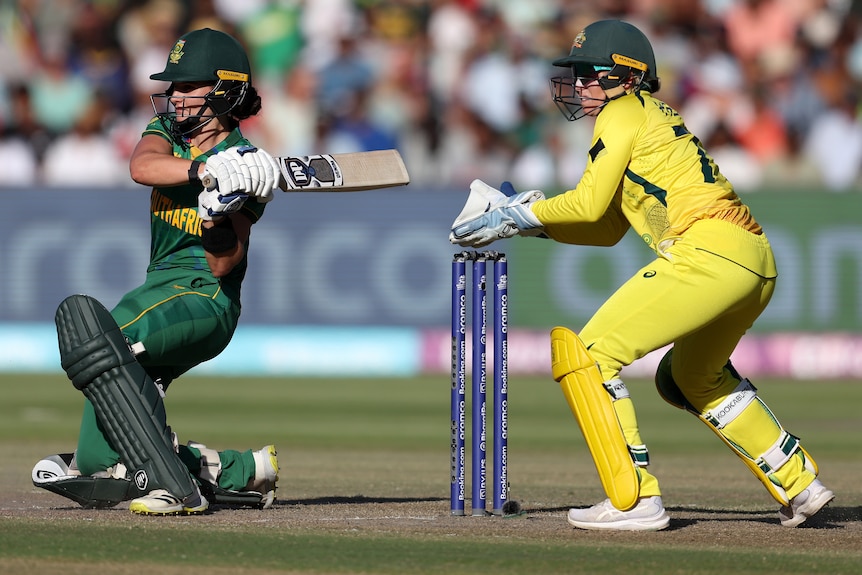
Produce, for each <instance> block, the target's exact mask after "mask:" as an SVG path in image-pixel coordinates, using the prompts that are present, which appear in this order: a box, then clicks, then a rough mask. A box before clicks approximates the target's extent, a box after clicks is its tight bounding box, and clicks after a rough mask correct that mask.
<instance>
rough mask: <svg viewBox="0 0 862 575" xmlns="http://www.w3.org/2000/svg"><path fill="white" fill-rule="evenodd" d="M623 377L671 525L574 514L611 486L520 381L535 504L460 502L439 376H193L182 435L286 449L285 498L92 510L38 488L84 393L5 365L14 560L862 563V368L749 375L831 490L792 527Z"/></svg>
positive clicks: (182, 565)
mask: <svg viewBox="0 0 862 575" xmlns="http://www.w3.org/2000/svg"><path fill="white" fill-rule="evenodd" d="M628 383H629V388H630V390H631V392H632V396H633V398H634V400H635V403H636V406H637V407H638V414H639V417H640V422H641V430H642V433H643V437H644V440H645V441H646V442H647V444H648V446H649V448H650V454H651V457H652V462H653V465H652V467H651V469H652V470H653V471H654V472H655V473H657V474H658V475H659V477H660V478H661V480H662V488H663V491H664V499H665V505H666V506H667V507H668V509H669V511H670V513H671V518H672V521H671V527H670V528H669V529H668V530H666V531H663V532H658V533H635V534H632V533H601V532H586V531H578V530H574V529H571V528H570V527H569V526H568V524H566V522H565V512H566V510H567V508H568V507H570V506H586V505H590V504H592V503H595V502H597V501H598V500H600V499H601V498H602V497H603V495H602V493H601V490H600V488H599V486H598V480H597V477H596V474H595V470H594V468H593V467H592V463H591V461H590V459H589V457H588V455H587V454H586V451H585V448H584V445H583V440H582V439H581V437H580V432H579V431H578V429H577V426H576V424H575V422H574V420H573V418H572V416H571V413H569V411H568V407H567V406H566V404H565V401H564V400H563V397H562V394H561V393H560V390H559V387H558V385H557V384H556V383H554V382H553V381H551V380H549V379H541V378H528V377H516V376H513V377H512V378H511V381H510V392H509V399H510V410H509V417H510V422H509V427H510V439H509V448H510V460H509V461H510V468H509V473H510V483H511V489H512V497H513V498H515V499H517V500H519V501H520V502H521V504H522V506H523V508H524V509H525V511H526V513H525V514H523V515H522V516H520V517H516V518H508V519H502V518H473V517H451V516H450V514H449V509H448V506H449V502H448V493H449V469H448V467H449V389H450V388H449V382H448V378H447V376H445V375H444V376H440V377H421V378H413V379H377V380H367V379H348V380H332V379H315V378H310V379H258V378H249V379H240V378H211V379H203V378H198V377H192V376H188V377H186V378H183V379H181V380H179V381H177V382H176V383H175V384H174V385H173V386H172V388H171V389H170V392H169V395H168V399H167V407H168V413H169V420H170V423H171V424H172V426H173V429H174V431H176V432H177V433H178V434H179V436H180V440H181V441H183V442H185V441H188V440H189V439H193V440H196V441H202V442H205V443H207V444H208V445H209V446H211V447H217V448H236V449H244V448H247V447H254V448H258V447H260V446H262V445H264V444H266V443H273V442H274V443H276V444H277V445H278V447H279V456H280V462H281V465H282V473H281V476H282V480H281V482H280V490H279V493H278V503H277V505H276V506H275V508H274V509H271V510H267V511H257V510H247V509H241V510H226V509H216V510H214V511H213V512H212V513H210V514H208V515H206V516H202V517H181V518H149V517H138V516H133V515H131V514H130V513H128V511H126V509H125V506H124V505H122V504H121V505H119V506H117V507H116V508H115V509H111V510H101V511H97V510H84V509H81V508H78V507H77V506H75V505H74V504H72V503H71V502H67V501H66V500H64V499H62V498H60V497H58V496H56V495H53V494H50V493H47V492H45V491H42V490H39V489H36V488H34V487H33V486H32V484H31V482H30V469H31V467H32V466H33V464H34V463H35V461H36V460H38V459H39V458H40V457H42V456H44V455H47V454H49V453H55V452H58V451H62V450H71V449H72V448H73V447H74V442H75V437H76V436H77V427H78V423H79V419H78V418H79V412H80V407H81V403H82V396H81V395H80V393H78V392H76V391H75V390H74V389H73V388H72V386H71V384H70V383H68V381H66V380H65V378H64V376H63V375H61V374H56V375H20V376H15V375H0V390H2V400H0V456H2V458H1V459H0V461H2V466H0V573H3V574H5V573H16V574H17V573H22V574H27V573H46V572H51V571H54V570H62V571H63V572H64V575H68V574H74V573H96V572H111V573H132V572H138V570H141V571H143V572H154V573H187V572H189V571H192V570H195V571H197V570H203V569H204V568H206V569H209V570H210V573H211V574H214V575H218V574H221V573H225V574H227V573H232V574H238V575H260V574H263V573H392V574H406V573H446V574H455V573H493V574H495V575H496V574H508V573H524V574H533V573H535V574H543V575H544V574H548V573H599V572H601V573H604V574H610V573H626V574H627V575H638V574H646V573H721V574H726V573H752V574H754V573H756V574H764V573H781V574H790V573H831V574H834V573H848V574H850V573H859V572H862V552H860V551H859V549H860V548H862V526H860V522H862V481H860V477H862V446H860V438H862V433H860V432H862V411H860V408H862V385H860V382H855V381H854V382H850V381H836V382H783V381H774V380H768V381H759V382H755V384H756V385H757V386H758V388H759V389H760V392H761V395H762V396H763V397H764V398H765V400H766V401H767V403H768V404H769V405H770V407H772V408H773V410H774V411H775V412H776V415H777V416H778V417H779V418H780V419H781V421H782V423H784V425H785V426H786V427H787V428H788V430H789V431H790V432H792V433H795V434H797V435H800V436H801V437H802V440H803V443H804V445H805V446H806V448H807V449H808V450H809V451H810V452H811V454H812V455H813V456H814V457H815V459H817V461H818V463H819V464H820V467H821V471H822V473H821V477H822V478H823V480H824V482H826V483H827V484H828V485H829V486H830V487H832V488H833V489H834V490H835V491H836V494H837V497H836V501H835V502H833V504H832V505H831V506H830V507H829V508H827V509H826V510H824V511H823V512H822V513H821V515H819V516H818V517H816V518H815V520H812V521H811V522H810V525H808V524H807V526H806V527H804V528H799V529H784V528H781V527H780V526H778V524H777V518H776V514H775V511H776V510H777V506H776V504H775V503H774V502H773V501H772V500H771V499H770V498H769V497H768V496H767V495H766V492H765V490H764V489H763V488H762V487H761V486H760V484H759V483H758V482H757V481H756V480H755V478H754V477H753V476H752V475H751V474H750V473H749V472H748V471H747V470H746V468H745V467H744V466H743V465H742V464H741V463H740V462H739V461H738V460H737V459H736V457H735V456H733V455H732V454H731V453H730V452H729V451H728V450H727V448H726V447H724V445H723V444H722V443H721V442H720V441H718V439H717V438H715V437H714V436H713V434H712V433H711V432H710V431H709V430H708V429H707V428H706V427H705V426H704V425H703V424H701V423H699V422H698V421H696V420H695V419H694V418H693V417H692V416H690V415H688V414H686V413H684V412H682V411H680V410H677V409H675V408H673V407H671V406H669V405H667V404H665V403H664V402H662V401H661V400H660V399H659V398H658V396H657V394H656V392H655V389H654V387H653V385H652V383H651V382H648V381H629V382H628ZM489 421H490V414H489ZM468 445H469V442H468ZM468 465H469V460H468ZM468 470H469V467H468ZM489 478H490V474H489ZM468 495H469V476H468ZM468 509H469V501H468ZM202 572H203V571H202Z"/></svg>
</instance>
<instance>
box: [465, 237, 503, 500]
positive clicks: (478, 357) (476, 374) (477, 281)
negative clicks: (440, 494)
mask: <svg viewBox="0 0 862 575" xmlns="http://www.w3.org/2000/svg"><path fill="white" fill-rule="evenodd" d="M468 261H472V262H473V273H472V280H473V281H472V284H471V286H472V289H471V292H472V306H471V312H472V313H471V318H472V325H471V347H472V350H471V351H472V360H473V365H472V372H471V378H470V379H471V393H472V399H471V402H472V411H471V420H470V423H471V428H472V430H471V434H472V443H471V456H472V476H471V482H472V508H473V512H472V514H473V515H474V516H484V515H487V511H486V508H485V507H486V495H487V467H488V466H487V429H486V423H487V422H486V417H487V412H488V410H487V405H486V403H487V374H488V364H487V349H486V347H487V341H488V338H487V305H488V304H487V296H488V290H487V285H486V284H487V282H486V274H487V267H488V266H487V263H488V261H492V262H493V264H494V265H493V270H494V290H493V297H494V314H493V315H494V322H493V327H494V336H493V337H494V360H493V369H494V377H493V384H494V388H493V404H494V407H493V433H494V439H493V462H492V469H493V479H492V485H491V487H492V491H493V500H494V501H493V508H492V513H493V514H494V515H503V508H504V505H505V504H506V500H507V498H508V491H509V478H508V436H509V429H508V427H509V422H508V403H509V399H508V393H509V381H508V380H509V373H508V355H509V353H508V351H509V350H508V331H509V314H508V312H509V306H508V299H509V294H508V263H507V261H506V255H505V254H502V253H499V252H491V251H488V252H461V253H459V254H455V256H454V258H453V259H452V398H451V408H452V409H451V411H452V445H451V450H452V452H451V459H452V461H451V464H452V465H451V491H450V509H451V511H452V515H464V514H465V513H464V500H465V497H466V446H465V438H466V435H467V425H466V415H467V414H466V404H467V262H468Z"/></svg>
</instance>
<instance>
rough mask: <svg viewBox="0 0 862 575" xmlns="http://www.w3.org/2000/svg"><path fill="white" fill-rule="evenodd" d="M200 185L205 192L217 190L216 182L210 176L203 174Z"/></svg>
mask: <svg viewBox="0 0 862 575" xmlns="http://www.w3.org/2000/svg"><path fill="white" fill-rule="evenodd" d="M201 183H202V184H203V185H204V188H206V189H207V191H212V190H216V189H218V180H216V179H215V178H214V177H212V174H204V177H203V178H201Z"/></svg>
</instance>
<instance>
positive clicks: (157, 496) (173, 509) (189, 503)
mask: <svg viewBox="0 0 862 575" xmlns="http://www.w3.org/2000/svg"><path fill="white" fill-rule="evenodd" d="M208 508H209V502H208V501H207V500H206V498H205V497H204V496H203V495H201V492H200V490H198V489H195V492H194V493H192V494H191V495H189V496H188V497H187V498H186V500H185V501H183V500H182V499H179V498H178V497H175V496H174V495H172V494H171V493H169V492H168V491H167V490H165V489H156V490H153V491H150V492H149V493H148V494H146V495H144V496H143V497H138V498H137V499H132V501H131V503H129V511H131V512H132V513H137V514H138V515H199V514H201V513H203V512H204V511H206V510H207V509H208Z"/></svg>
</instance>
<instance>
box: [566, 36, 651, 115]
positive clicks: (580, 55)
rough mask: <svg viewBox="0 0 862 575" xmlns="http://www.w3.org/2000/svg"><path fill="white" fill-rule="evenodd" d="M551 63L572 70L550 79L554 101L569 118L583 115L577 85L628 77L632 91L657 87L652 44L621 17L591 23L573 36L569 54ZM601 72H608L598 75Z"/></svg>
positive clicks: (614, 83) (607, 84) (606, 84)
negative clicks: (619, 18)
mask: <svg viewBox="0 0 862 575" xmlns="http://www.w3.org/2000/svg"><path fill="white" fill-rule="evenodd" d="M553 65H554V66H559V67H562V68H570V69H571V71H572V75H571V76H565V77H564V76H560V77H556V78H552V79H551V93H552V96H553V99H554V103H555V104H557V107H558V108H559V109H560V111H561V112H562V113H563V115H564V116H566V118H567V119H568V120H577V119H579V118H582V117H584V115H586V114H585V113H584V112H583V107H582V106H583V102H582V97H581V96H580V95H579V94H578V91H577V89H576V88H578V87H583V86H586V85H588V84H589V83H591V82H595V81H597V82H598V83H599V85H600V86H601V87H602V88H603V89H604V90H610V89H612V88H616V87H618V86H620V85H621V84H622V83H624V82H626V81H627V80H629V79H632V80H634V90H635V91H640V90H642V89H646V90H648V91H650V92H653V93H654V92H657V91H658V90H659V88H660V82H659V79H658V76H657V75H656V64H655V54H654V53H653V49H652V45H650V42H649V40H648V39H647V37H646V36H645V35H644V33H643V32H641V31H640V30H638V29H637V28H636V27H635V26H632V25H631V24H629V23H628V22H623V21H622V20H599V21H598V22H593V23H592V24H590V25H589V26H587V27H586V28H584V29H583V30H582V31H581V32H579V33H578V35H577V36H575V39H574V41H573V42H572V49H571V51H570V52H569V55H568V56H564V57H562V58H558V59H557V60H554V61H553ZM603 72H607V75H605V76H601V77H600V74H601V73H603ZM604 103H607V99H606V100H604ZM603 106H604V104H601V105H600V106H598V109H599V110H600V109H601V107H603Z"/></svg>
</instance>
